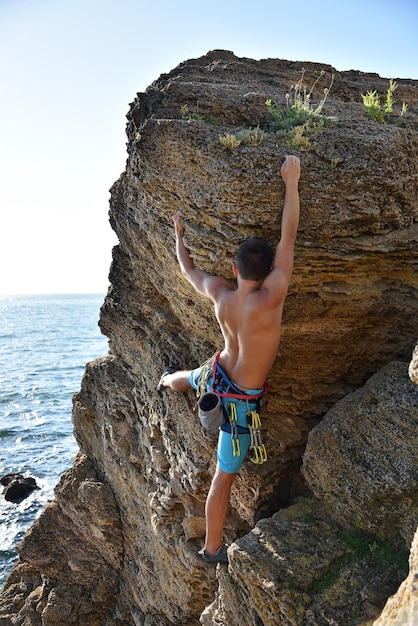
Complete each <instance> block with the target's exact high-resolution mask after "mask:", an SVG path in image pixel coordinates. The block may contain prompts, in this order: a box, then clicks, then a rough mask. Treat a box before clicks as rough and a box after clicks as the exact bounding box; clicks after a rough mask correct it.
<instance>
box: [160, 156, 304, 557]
mask: <svg viewBox="0 0 418 626" xmlns="http://www.w3.org/2000/svg"><path fill="white" fill-rule="evenodd" d="M281 175H282V178H283V180H284V183H285V188H286V190H285V197H284V204H283V212H282V220H281V235H280V241H279V243H278V245H277V247H276V250H275V251H273V250H272V248H271V247H270V246H269V244H268V243H267V242H265V241H264V240H262V239H259V238H256V237H252V238H250V239H248V240H246V241H244V242H243V243H242V244H241V245H240V246H239V248H238V252H237V260H236V262H234V264H233V273H234V276H235V277H236V280H237V285H236V286H235V285H234V284H232V283H231V282H230V281H229V280H227V279H226V278H222V277H220V276H212V275H210V274H208V273H207V272H205V271H203V270H200V269H197V268H196V267H195V266H194V262H193V260H192V259H191V257H190V253H189V250H188V249H187V248H186V246H185V245H184V242H183V235H184V226H183V219H184V217H185V215H184V214H183V213H182V212H178V213H176V214H175V215H174V217H173V220H174V227H175V233H176V252H177V258H178V262H179V265H180V269H181V272H182V274H183V276H184V277H185V278H186V279H187V280H188V281H189V282H190V284H191V285H193V287H194V288H195V289H196V291H198V292H199V293H201V294H203V295H204V296H206V297H207V298H209V299H210V300H212V302H213V304H214V309H215V314H216V318H217V320H218V323H219V326H220V329H221V331H222V335H223V337H224V341H225V345H224V348H223V350H222V351H221V352H219V353H217V355H215V357H212V359H210V360H209V361H208V362H207V363H205V364H204V365H203V366H201V367H199V368H197V369H195V370H191V371H173V369H172V368H167V370H165V372H164V373H163V375H162V376H161V379H160V382H159V385H158V387H157V389H158V390H162V389H163V388H164V387H169V388H171V389H173V390H174V391H178V392H185V391H187V390H188V389H191V388H193V389H197V390H199V391H198V393H201V392H202V391H206V390H213V391H214V392H215V393H218V394H219V395H220V396H221V398H222V402H223V406H224V407H225V413H226V416H227V421H226V424H225V425H224V426H221V428H220V432H219V440H218V450H217V466H216V471H215V474H214V477H213V479H212V483H211V487H210V490H209V493H208V497H207V500H206V507H205V514H206V540H205V547H204V548H203V550H202V551H201V554H202V556H203V559H204V560H205V561H206V562H208V563H218V562H223V563H227V562H228V556H227V546H226V545H225V544H224V543H223V537H222V532H223V526H224V522H225V517H226V513H227V509H228V505H229V497H230V492H231V487H232V483H233V481H234V479H235V476H236V475H237V473H238V471H239V469H240V468H241V466H242V463H243V462H244V460H245V457H246V455H247V452H248V449H249V448H250V446H251V447H254V446H253V443H254V441H253V440H252V433H253V431H252V430H251V429H249V428H248V422H247V417H248V416H251V415H252V416H253V417H254V416H255V415H258V411H259V407H260V403H261V400H260V398H261V396H262V394H263V390H264V383H265V380H266V377H267V374H268V372H269V371H270V369H271V367H272V365H273V363H274V360H275V358H276V355H277V350H278V347H279V342H280V332H281V320H282V312H283V305H284V301H285V298H286V294H287V291H288V287H289V284H290V280H291V275H292V271H293V259H294V245H295V240H296V234H297V228H298V223H299V191H298V181H299V176H300V161H299V159H298V157H296V156H286V157H285V160H284V163H283V164H282V167H281ZM256 452H257V451H256ZM262 460H264V459H261V461H262ZM257 462H258V461H257Z"/></svg>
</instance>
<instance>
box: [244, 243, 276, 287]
mask: <svg viewBox="0 0 418 626" xmlns="http://www.w3.org/2000/svg"><path fill="white" fill-rule="evenodd" d="M273 256H274V254H273V250H272V249H271V247H270V246H269V244H268V243H267V241H264V239H259V238H258V237H251V238H250V239H246V240H245V241H243V242H242V244H241V245H240V246H239V248H238V252H237V267H238V272H239V275H240V276H241V278H243V279H244V280H263V279H264V278H266V276H267V275H268V274H269V272H270V270H271V266H272V263H273Z"/></svg>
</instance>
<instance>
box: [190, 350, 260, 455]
mask: <svg viewBox="0 0 418 626" xmlns="http://www.w3.org/2000/svg"><path fill="white" fill-rule="evenodd" d="M220 354H221V353H220V352H217V353H216V354H215V355H214V356H212V357H211V358H210V359H208V360H207V361H206V362H205V363H204V364H203V366H202V372H201V375H200V377H199V381H198V384H197V391H196V395H197V397H198V402H197V404H196V406H195V409H196V407H197V408H198V412H199V417H200V421H201V423H202V425H203V426H204V427H205V428H208V426H207V425H205V423H204V421H205V418H206V415H205V411H204V410H202V407H201V406H199V404H201V405H203V407H204V404H205V403H204V402H202V400H205V397H207V395H208V394H215V395H216V396H218V398H225V402H226V401H227V400H228V399H231V400H240V401H245V402H246V403H247V413H246V417H247V427H244V426H240V425H239V424H238V423H237V419H238V418H237V407H236V404H235V402H228V403H227V405H226V406H227V410H225V411H224V407H225V405H224V404H223V403H222V402H221V403H220V407H221V410H222V412H223V416H222V421H221V423H220V424H218V425H217V426H215V427H212V428H209V430H214V429H216V428H220V429H221V430H223V431H224V432H230V434H231V445H232V453H233V455H234V456H241V449H240V442H239V438H238V435H241V434H249V435H250V437H251V443H250V448H249V449H250V451H251V456H250V461H252V463H255V464H257V465H261V464H262V463H265V462H266V461H267V451H266V447H265V445H264V444H263V441H262V438H261V419H260V408H261V398H262V397H263V396H264V394H265V393H266V392H267V385H266V384H265V385H264V386H263V389H262V391H261V392H260V393H259V394H255V395H248V394H245V393H243V392H242V391H241V390H240V389H239V388H238V387H236V385H234V383H233V382H232V381H230V380H229V379H228V377H227V376H226V374H225V372H223V370H222V368H221V367H220V366H219V365H218V360H219V356H220ZM210 375H212V385H211V389H208V388H207V387H208V382H209V378H210ZM254 403H255V405H256V408H255V409H250V404H254ZM214 404H215V403H214ZM216 409H217V410H218V411H219V410H220V409H219V405H217V407H216ZM202 414H203V415H202ZM210 419H211V422H210V423H211V424H212V425H213V423H214V421H213V417H212V415H211V416H210ZM219 419H220V420H221V418H220V417H219Z"/></svg>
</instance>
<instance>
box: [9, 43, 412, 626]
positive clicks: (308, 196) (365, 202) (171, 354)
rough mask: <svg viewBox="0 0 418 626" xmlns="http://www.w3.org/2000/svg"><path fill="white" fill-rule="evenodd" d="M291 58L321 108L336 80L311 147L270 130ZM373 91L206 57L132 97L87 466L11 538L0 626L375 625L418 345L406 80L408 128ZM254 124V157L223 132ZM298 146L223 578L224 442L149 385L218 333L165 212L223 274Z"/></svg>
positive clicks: (406, 493) (408, 432)
mask: <svg viewBox="0 0 418 626" xmlns="http://www.w3.org/2000/svg"><path fill="white" fill-rule="evenodd" d="M302 67H304V68H305V73H304V76H303V81H304V84H306V85H307V87H308V89H310V87H311V86H312V85H313V83H314V81H315V79H316V78H317V77H318V76H319V77H320V78H319V81H318V83H317V84H316V86H315V90H314V92H313V94H312V97H313V98H318V100H320V99H321V97H322V94H323V90H324V89H327V88H328V87H329V85H330V82H331V75H332V74H334V75H335V77H334V82H333V85H332V89H331V91H330V93H329V94H328V97H327V101H326V103H325V106H324V109H323V113H324V114H326V115H327V117H329V118H332V119H329V120H327V123H326V124H325V126H324V127H323V128H322V129H320V130H318V131H317V132H315V133H313V134H311V135H309V138H308V144H305V145H302V147H304V150H303V151H301V150H300V149H299V148H298V147H297V146H296V147H295V145H293V146H289V143H288V142H289V135H288V134H283V133H282V134H277V133H273V132H268V131H270V130H271V127H270V126H269V124H270V122H271V114H270V113H269V111H268V109H267V107H266V105H265V101H266V99H272V100H275V101H277V102H278V103H283V104H284V105H285V103H286V93H288V92H289V90H290V87H291V85H294V84H295V83H296V82H297V81H298V80H299V78H300V76H301V70H302ZM321 71H323V72H324V74H323V75H320V74H321ZM387 87H388V80H386V79H383V78H380V77H379V76H378V75H376V74H364V73H360V72H355V71H350V72H337V71H336V70H334V69H333V68H331V67H329V66H321V65H317V64H312V63H304V64H302V63H296V62H289V61H281V60H276V59H268V60H263V61H254V60H250V59H239V58H237V57H235V56H234V55H233V54H232V53H229V52H225V51H215V52H211V53H209V54H208V55H206V56H204V57H202V58H200V59H196V60H191V61H187V62H185V63H183V64H182V65H180V66H179V67H177V68H176V69H174V70H173V71H172V72H171V73H170V74H167V75H163V76H161V77H160V78H159V79H158V80H157V81H156V82H155V83H153V84H152V85H151V86H150V87H149V88H148V90H147V91H146V92H145V93H141V94H138V95H137V98H136V99H135V101H134V102H133V103H132V104H131V106H130V110H129V113H128V124H127V135H128V160H127V164H126V169H125V171H124V173H123V174H122V175H121V177H120V179H119V180H118V181H117V182H116V183H115V184H114V186H113V187H112V190H111V208H110V220H111V224H112V227H113V228H114V230H115V232H116V233H117V236H118V238H119V242H120V243H119V245H118V246H117V247H116V248H115V250H114V253H113V263H112V267H111V271H110V281H111V286H110V289H109V292H108V295H107V297H106V300H105V302H104V304H103V307H102V311H101V319H100V326H101V329H102V331H103V332H104V333H105V334H106V335H107V336H108V337H109V348H110V352H109V355H108V356H107V357H105V358H103V359H99V360H97V361H95V362H93V363H91V364H89V365H88V366H87V368H86V372H85V376H84V378H83V382H82V387H81V390H80V392H79V393H78V394H76V396H75V398H74V409H73V422H74V432H75V436H76V439H77V441H78V443H79V446H80V454H79V456H78V457H77V459H76V461H75V463H74V466H73V468H72V469H71V470H70V471H69V472H68V473H67V474H66V475H65V476H64V477H63V478H62V480H61V483H60V485H59V486H58V488H57V490H56V499H55V501H54V502H53V503H51V504H50V505H49V506H48V507H47V509H46V510H45V512H44V513H43V515H42V516H41V517H40V519H39V520H38V521H37V522H36V524H35V525H34V526H33V527H32V529H31V530H30V531H29V533H28V534H27V536H26V538H25V540H24V541H23V543H22V544H21V545H20V547H19V553H20V561H19V563H18V565H17V566H16V567H15V568H14V569H13V571H12V573H11V575H10V577H9V579H8V581H7V582H6V585H5V587H4V590H3V593H2V596H1V604H0V624H11V625H14V624H16V625H23V624H25V625H28V624H30V625H33V626H38V625H41V624H42V625H45V626H46V625H48V626H56V625H58V624H60V625H63V624H64V625H66V624H68V625H70V624H76V625H80V626H89V625H91V626H101V625H103V626H104V625H105V624H106V625H110V624H114V625H115V626H118V625H119V626H122V625H123V626H125V625H126V626H128V625H129V626H130V625H134V624H135V625H139V624H144V625H147V626H151V625H152V626H154V625H155V626H168V624H183V625H192V624H198V623H199V619H200V620H201V622H202V623H205V624H220V625H225V626H233V624H237V625H238V624H239V625H240V626H245V625H246V624H248V625H250V624H257V625H261V624H264V625H267V624H284V625H287V624H295V625H296V624H297V625H305V624H306V625H308V624H311V625H321V624H329V623H335V624H338V625H339V626H348V625H350V624H353V625H354V624H360V623H361V622H365V621H366V620H373V619H374V618H376V617H377V615H378V614H379V612H380V611H381V609H382V608H383V605H384V603H385V601H386V599H387V598H388V596H390V595H391V594H392V593H394V592H395V591H396V589H397V587H398V585H399V583H400V582H401V580H402V577H404V576H406V571H405V563H406V561H405V559H403V554H402V553H403V551H404V550H406V549H409V544H410V542H411V540H412V536H413V532H414V529H415V528H416V525H417V523H418V519H417V511H416V495H417V485H418V479H417V476H416V470H415V467H416V466H417V463H416V461H417V459H416V456H414V455H416V452H415V450H416V446H415V447H414V446H413V438H414V437H415V438H416V435H417V424H418V408H417V395H416V394H417V392H416V388H415V386H414V383H413V382H412V379H410V378H409V377H408V372H407V370H408V366H407V363H409V361H410V358H411V354H412V350H413V347H414V345H415V343H416V340H417V335H418V328H417V321H416V320H417V313H418V301H417V287H418V281H417V265H418V250H417V241H418V223H417V215H418V200H417V198H418V194H417V190H418V82H417V81H413V80H399V81H398V89H397V91H396V99H397V100H398V101H399V103H401V102H402V101H405V102H406V103H407V104H408V105H409V108H408V112H407V115H405V116H403V117H402V118H395V117H393V118H391V117H390V116H388V118H387V120H386V123H384V124H382V123H379V122H377V121H375V120H373V119H370V118H369V117H367V116H366V114H365V111H364V107H363V105H362V100H361V94H364V93H366V91H370V90H376V91H377V92H378V93H379V94H382V95H383V96H384V94H385V92H386V90H387ZM316 94H318V96H317V95H316ZM255 127H260V128H262V129H264V130H265V131H266V135H265V137H264V139H263V141H262V143H261V144H260V145H244V144H241V145H240V146H238V147H237V148H235V149H231V150H228V149H227V148H226V147H224V146H223V145H222V144H221V143H220V141H219V137H220V136H225V135H226V134H235V135H237V134H238V133H239V132H240V131H243V130H244V131H245V130H248V129H250V128H255ZM289 152H293V153H297V154H298V155H300V156H301V163H302V176H301V183H300V195H301V207H302V210H301V221H300V228H299V233H298V241H297V247H296V257H295V269H294V275H293V280H292V284H291V286H290V290H289V295H288V298H287V301H286V305H285V312H284V320H283V338H282V343H281V347H280V351H279V354H278V358H277V360H276V363H275V365H274V367H273V370H272V372H271V377H270V380H269V383H270V392H269V397H268V403H267V406H266V408H265V410H264V414H263V426H264V431H263V432H264V440H265V443H266V446H267V449H268V454H269V460H268V463H266V464H265V465H264V466H261V467H256V466H253V465H252V464H251V463H246V464H245V466H244V468H243V470H242V471H241V473H240V475H239V477H238V479H237V481H236V484H235V486H234V489H233V494H232V501H231V507H230V514H229V516H228V520H227V527H226V539H227V540H228V541H229V542H235V540H237V541H236V542H235V543H234V544H233V546H232V548H231V551H230V552H231V563H230V566H229V568H225V567H224V568H223V567H221V566H219V567H218V569H217V571H215V569H214V568H212V569H210V568H207V567H204V565H203V563H202V562H201V560H200V558H199V557H198V556H197V550H198V549H199V548H200V547H201V545H202V540H203V536H204V502H205V498H206V493H207V489H208V486H209V482H210V478H211V474H212V472H213V469H214V463H215V461H214V450H213V449H214V445H215V443H216V436H215V435H210V434H207V433H206V432H203V431H202V429H201V427H200V424H199V423H198V421H196V417H195V416H194V413H193V405H194V397H193V394H191V393H190V394H185V395H176V394H173V393H165V394H162V395H161V394H157V393H156V392H155V386H156V384H157V382H158V379H159V376H160V373H161V370H162V369H163V367H164V366H165V365H166V364H168V363H173V362H175V363H178V364H179V365H180V366H181V367H194V366H196V365H197V364H199V363H201V362H202V361H203V360H204V359H205V358H207V357H208V356H209V355H210V354H211V353H213V352H214V351H215V349H217V348H218V347H219V346H220V345H221V339H222V338H221V336H220V333H219V331H218V327H217V324H216V321H215V319H214V315H213V312H212V309H211V306H210V304H208V302H207V301H206V300H204V299H203V298H201V297H200V296H198V295H196V294H195V293H194V291H193V290H192V288H191V287H190V286H189V285H188V284H187V283H186V282H185V281H184V280H183V279H182V277H181V275H180V273H179V269H178V265H177V262H176V258H175V249H174V235H173V228H172V219H171V217H172V214H173V213H174V212H175V211H177V210H178V209H182V210H183V211H184V212H185V213H186V215H187V218H188V219H187V221H186V232H187V239H186V243H187V245H188V246H189V248H190V250H191V252H192V255H193V257H194V259H195V262H196V264H197V265H198V266H199V267H202V268H203V269H205V270H207V271H209V272H211V273H218V274H222V275H224V276H226V277H228V278H232V274H231V271H230V263H231V261H232V260H233V258H234V254H235V250H236V247H237V245H238V244H239V243H240V242H241V241H242V239H243V238H245V237H246V236H249V235H252V234H256V235H259V236H262V237H264V238H266V239H268V240H269V241H271V243H273V244H274V243H275V242H276V241H277V240H278V238H279V236H280V215H281V203H282V199H283V191H284V189H283V183H282V181H281V177H280V166H281V163H282V160H283V156H284V155H285V154H287V153H289ZM391 362H396V363H391ZM390 363H391V364H390ZM389 364H390V365H389ZM386 368H389V370H388V369H386ZM378 370H381V372H380V373H379V374H378V381H377V382H376V379H373V378H372V379H371V382H370V383H367V381H368V379H369V378H370V376H372V375H373V374H375V373H376V372H377V371H378ZM388 372H389V373H388ZM411 378H412V377H411ZM366 383H367V384H366ZM365 385H366V386H365ZM391 385H392V386H393V389H395V390H396V391H395V392H394V393H393V398H392V400H391V402H386V401H385V398H386V399H387V398H388V397H389V396H390V395H391V391H390V390H391ZM356 394H358V395H356ZM340 401H341V402H343V403H344V402H345V404H343V405H341V404H338V403H339V402H340ZM338 407H339V408H338ZM341 407H342V408H341ZM355 407H358V411H357V410H356V408H355ZM382 407H383V408H382ZM405 407H408V408H407V415H408V419H407V420H403V419H402V416H403V415H404V412H405ZM329 410H330V412H329V413H328V415H327V417H326V419H323V418H324V416H325V414H326V413H327V412H328V411H329ZM346 413H347V422H345V419H344V416H345V415H346ZM317 424H319V426H317V428H316V429H315V428H314V427H315V426H316V425H317ZM313 429H314V430H313ZM318 429H319V430H318ZM321 429H324V430H321ZM310 433H311V434H310ZM308 436H309V441H308ZM369 442H370V443H372V444H373V445H370V446H368V445H366V444H367V443H369ZM307 443H308V446H307V449H306V450H307V451H306V455H305V461H304V466H303V472H302V471H301V465H302V456H303V453H304V450H305V447H306V445H307ZM345 444H347V445H345ZM382 444H384V445H382ZM395 446H396V450H397V452H398V454H397V455H394V454H393V449H394V447H395ZM369 449H370V454H369V453H368V450H369ZM395 456H396V458H395ZM398 461H399V462H398ZM375 464H376V467H375ZM388 467H390V468H391V472H389V475H388V480H387V481H385V480H384V478H383V476H384V474H385V472H386V470H387V468H388ZM359 468H361V469H362V470H367V471H364V472H362V474H363V480H359V476H358V474H359ZM374 468H375V469H374ZM400 477H401V478H402V481H400V480H399V479H400ZM375 478H376V479H377V480H375ZM357 491H358V494H359V496H361V497H359V498H358V499H357V498H356V492H357ZM381 499H383V504H382V505H381V507H380V508H379V502H380V500H381ZM408 502H409V504H410V505H409V506H408ZM397 503H398V504H399V516H398V515H397V510H396V507H397ZM371 504H372V505H373V506H372V507H371ZM387 509H389V511H387ZM345 515H347V518H345ZM262 518H263V519H262ZM260 520H261V521H260ZM350 533H351V534H350ZM369 535H370V536H369ZM353 537H354V540H355V541H354V543H355V544H356V545H358V544H359V542H360V544H361V542H363V544H364V545H366V553H362V554H361V555H359V553H358V551H357V552H356V550H355V549H354V548H353V545H352V540H353ZM350 542H351V543H350ZM368 545H371V546H373V548H372V549H369V550H368V549H367V546H368ZM394 550H396V551H397V553H398V554H400V555H401V557H402V558H401V559H400V560H397V559H394V558H393V559H392V558H389V557H388V558H386V557H385V559H386V560H385V564H386V565H385V567H383V568H382V567H380V566H379V564H378V561H377V560H376V558H377V555H386V556H387V555H393V554H394ZM402 559H403V560H402ZM380 562H381V561H380ZM339 563H341V564H342V565H341V567H337V564H339ZM414 563H416V560H415V561H414ZM327 575H328V578H327ZM217 590H218V595H217V598H216V599H215V592H216V591H217ZM2 620H3V621H2ZM332 620H333V621H332Z"/></svg>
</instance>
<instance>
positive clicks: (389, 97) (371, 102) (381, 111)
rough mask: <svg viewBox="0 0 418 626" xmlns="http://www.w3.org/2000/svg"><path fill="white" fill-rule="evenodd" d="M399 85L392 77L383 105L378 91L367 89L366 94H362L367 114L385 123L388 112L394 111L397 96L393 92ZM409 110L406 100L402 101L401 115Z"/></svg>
mask: <svg viewBox="0 0 418 626" xmlns="http://www.w3.org/2000/svg"><path fill="white" fill-rule="evenodd" d="M397 87H398V85H397V83H396V81H394V80H392V79H390V80H389V87H388V90H387V93H386V100H385V102H384V104H383V106H382V104H381V102H380V96H379V94H378V93H377V91H376V90H375V91H367V92H366V93H365V94H361V98H362V100H363V105H364V108H365V110H366V114H367V116H368V117H370V118H371V119H373V120H375V121H376V122H380V123H381V124H383V123H384V122H385V118H386V115H387V113H393V106H394V104H395V98H394V96H393V94H394V93H395V91H396V89H397ZM407 110H408V105H407V104H406V103H405V102H402V107H401V110H400V112H399V117H402V116H403V115H405V113H406V112H407Z"/></svg>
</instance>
